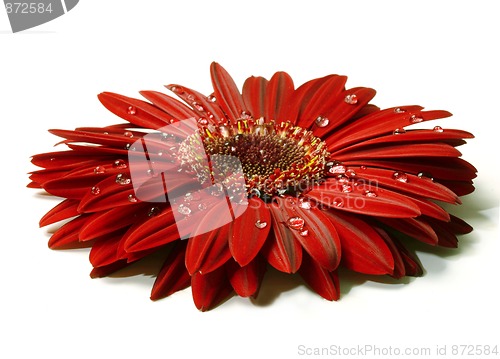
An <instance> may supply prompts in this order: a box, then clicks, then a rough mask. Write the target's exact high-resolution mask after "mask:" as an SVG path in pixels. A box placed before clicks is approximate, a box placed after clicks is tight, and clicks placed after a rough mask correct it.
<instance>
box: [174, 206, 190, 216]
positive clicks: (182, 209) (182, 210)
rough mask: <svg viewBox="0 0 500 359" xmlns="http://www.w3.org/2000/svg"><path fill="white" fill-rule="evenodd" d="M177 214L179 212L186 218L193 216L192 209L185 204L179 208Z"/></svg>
mask: <svg viewBox="0 0 500 359" xmlns="http://www.w3.org/2000/svg"><path fill="white" fill-rule="evenodd" d="M177 212H179V213H180V214H183V215H185V216H188V215H190V214H191V208H189V207H188V206H186V205H184V204H181V205H179V207H178V208H177Z"/></svg>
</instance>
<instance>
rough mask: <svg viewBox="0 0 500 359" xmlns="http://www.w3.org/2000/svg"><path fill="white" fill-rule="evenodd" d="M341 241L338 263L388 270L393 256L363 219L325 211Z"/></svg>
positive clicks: (369, 270) (364, 269)
mask: <svg viewBox="0 0 500 359" xmlns="http://www.w3.org/2000/svg"><path fill="white" fill-rule="evenodd" d="M325 214H327V215H328V216H329V217H330V218H331V221H332V223H333V225H334V226H335V228H336V229H337V232H338V234H339V237H340V242H341V245H342V263H343V264H344V265H345V266H346V267H347V268H349V269H352V270H354V271H356V272H360V273H365V274H392V273H393V271H394V259H393V257H392V253H391V251H390V249H389V247H387V244H386V243H385V241H384V240H383V239H382V238H381V237H380V235H379V234H378V233H377V232H376V231H375V229H373V228H372V227H371V226H370V225H368V224H367V223H366V222H365V221H363V220H361V219H359V218H356V217H354V216H352V215H348V214H343V213H338V212H335V213H333V211H326V212H325Z"/></svg>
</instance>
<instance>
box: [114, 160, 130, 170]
mask: <svg viewBox="0 0 500 359" xmlns="http://www.w3.org/2000/svg"><path fill="white" fill-rule="evenodd" d="M113 167H114V168H121V169H123V168H127V167H128V165H127V162H125V161H124V160H116V161H115V162H113Z"/></svg>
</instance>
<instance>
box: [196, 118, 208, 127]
mask: <svg viewBox="0 0 500 359" xmlns="http://www.w3.org/2000/svg"><path fill="white" fill-rule="evenodd" d="M198 124H200V125H202V126H206V125H208V120H207V119H206V118H203V117H200V118H199V119H198Z"/></svg>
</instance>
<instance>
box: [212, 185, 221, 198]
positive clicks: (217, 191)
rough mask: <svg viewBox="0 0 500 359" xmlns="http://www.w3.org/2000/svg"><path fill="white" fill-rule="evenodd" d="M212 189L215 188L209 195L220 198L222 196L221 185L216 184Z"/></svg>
mask: <svg viewBox="0 0 500 359" xmlns="http://www.w3.org/2000/svg"><path fill="white" fill-rule="evenodd" d="M214 187H215V188H212V190H211V191H210V195H212V196H214V197H220V196H222V194H223V193H224V188H223V187H222V185H221V184H220V183H216V184H215V186H214Z"/></svg>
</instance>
